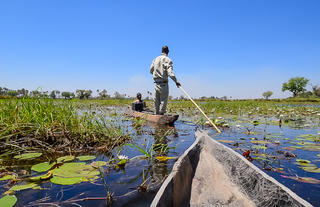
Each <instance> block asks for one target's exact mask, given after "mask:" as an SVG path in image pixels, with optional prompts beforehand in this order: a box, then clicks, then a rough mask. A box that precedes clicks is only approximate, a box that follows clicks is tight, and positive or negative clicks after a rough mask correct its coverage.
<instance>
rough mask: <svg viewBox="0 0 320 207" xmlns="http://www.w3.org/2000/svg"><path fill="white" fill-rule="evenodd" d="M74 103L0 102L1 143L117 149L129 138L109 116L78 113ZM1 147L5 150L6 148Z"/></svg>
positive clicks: (7, 144) (48, 101) (61, 101)
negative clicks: (115, 147)
mask: <svg viewBox="0 0 320 207" xmlns="http://www.w3.org/2000/svg"><path fill="white" fill-rule="evenodd" d="M76 106H77V104H76V103H75V101H68V100H59V101H54V100H51V99H38V98H24V99H16V100H8V99H7V100H0V142H4V143H6V145H2V146H3V147H5V146H12V145H13V144H14V145H18V146H20V147H21V146H30V147H34V146H36V147H41V148H47V149H52V148H55V147H57V148H59V147H60V148H61V149H63V148H65V147H70V148H82V149H85V148H87V147H94V146H101V145H104V146H106V148H108V147H111V148H112V147H114V146H117V145H119V144H121V143H123V142H124V141H125V140H126V139H128V138H129V135H127V134H126V133H125V132H124V130H123V129H122V128H121V127H120V126H117V125H115V124H114V123H112V122H110V121H109V122H108V121H106V119H105V118H106V115H105V114H103V113H97V112H95V111H91V110H79V109H78V107H76ZM3 147H2V148H3Z"/></svg>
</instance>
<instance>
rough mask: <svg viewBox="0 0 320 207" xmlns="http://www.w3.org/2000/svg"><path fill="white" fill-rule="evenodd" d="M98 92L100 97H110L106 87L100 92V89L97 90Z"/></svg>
mask: <svg viewBox="0 0 320 207" xmlns="http://www.w3.org/2000/svg"><path fill="white" fill-rule="evenodd" d="M97 92H98V93H99V97H100V98H101V99H106V98H108V94H107V90H106V89H103V90H102V91H100V92H99V90H97Z"/></svg>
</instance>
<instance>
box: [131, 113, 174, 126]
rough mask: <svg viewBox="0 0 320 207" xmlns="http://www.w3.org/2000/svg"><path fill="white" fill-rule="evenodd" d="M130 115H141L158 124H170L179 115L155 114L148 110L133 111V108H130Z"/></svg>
mask: <svg viewBox="0 0 320 207" xmlns="http://www.w3.org/2000/svg"><path fill="white" fill-rule="evenodd" d="M128 111H129V113H128V114H129V115H131V116H133V117H140V118H143V119H146V120H147V121H149V122H153V123H156V124H168V125H172V124H173V123H174V122H175V121H176V120H177V119H178V118H179V115H172V114H165V115H155V114H153V113H152V112H147V111H142V112H139V111H133V110H131V109H129V110H128Z"/></svg>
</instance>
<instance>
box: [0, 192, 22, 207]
mask: <svg viewBox="0 0 320 207" xmlns="http://www.w3.org/2000/svg"><path fill="white" fill-rule="evenodd" d="M17 200H18V199H17V197H16V196H14V195H6V196H4V197H2V198H0V206H1V207H12V206H14V205H15V204H16V202H17Z"/></svg>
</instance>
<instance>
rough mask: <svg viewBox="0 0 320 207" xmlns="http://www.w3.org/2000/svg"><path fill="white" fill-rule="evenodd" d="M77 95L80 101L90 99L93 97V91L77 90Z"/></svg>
mask: <svg viewBox="0 0 320 207" xmlns="http://www.w3.org/2000/svg"><path fill="white" fill-rule="evenodd" d="M76 93H77V96H78V98H79V99H84V98H86V99H88V98H89V97H90V96H91V94H92V91H91V90H77V91H76Z"/></svg>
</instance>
